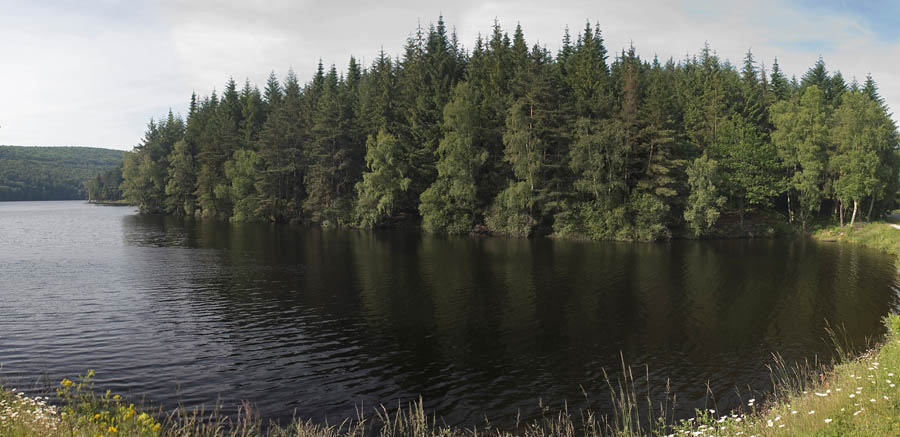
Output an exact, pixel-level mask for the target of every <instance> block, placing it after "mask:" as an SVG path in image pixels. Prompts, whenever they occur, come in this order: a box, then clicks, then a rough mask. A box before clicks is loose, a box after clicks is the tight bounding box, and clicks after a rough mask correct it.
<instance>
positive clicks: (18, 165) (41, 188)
mask: <svg viewBox="0 0 900 437" xmlns="http://www.w3.org/2000/svg"><path fill="white" fill-rule="evenodd" d="M124 153H125V152H124V151H122V150H111V149H100V148H95V147H22V146H0V201H6V200H77V199H87V192H86V191H85V188H84V182H85V181H87V180H88V179H91V178H94V177H96V176H97V174H99V173H103V172H106V171H108V170H110V169H113V168H115V167H116V166H117V165H119V163H121V162H122V157H123V156H124Z"/></svg>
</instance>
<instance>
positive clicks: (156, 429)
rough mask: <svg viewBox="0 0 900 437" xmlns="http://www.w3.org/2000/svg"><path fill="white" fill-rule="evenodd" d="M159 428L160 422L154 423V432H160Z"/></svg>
mask: <svg viewBox="0 0 900 437" xmlns="http://www.w3.org/2000/svg"><path fill="white" fill-rule="evenodd" d="M159 428H160V425H159V424H158V423H157V424H156V425H153V432H159Z"/></svg>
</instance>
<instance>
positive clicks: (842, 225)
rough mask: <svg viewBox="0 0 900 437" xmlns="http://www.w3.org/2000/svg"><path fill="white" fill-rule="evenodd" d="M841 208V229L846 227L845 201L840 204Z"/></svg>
mask: <svg viewBox="0 0 900 437" xmlns="http://www.w3.org/2000/svg"><path fill="white" fill-rule="evenodd" d="M840 208H841V212H840V216H841V227H842V228H843V227H844V201H843V200H842V201H841V203H840Z"/></svg>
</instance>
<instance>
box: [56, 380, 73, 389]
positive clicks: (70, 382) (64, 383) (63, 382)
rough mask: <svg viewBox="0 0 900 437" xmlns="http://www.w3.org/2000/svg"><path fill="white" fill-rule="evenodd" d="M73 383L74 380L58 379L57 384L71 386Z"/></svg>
mask: <svg viewBox="0 0 900 437" xmlns="http://www.w3.org/2000/svg"><path fill="white" fill-rule="evenodd" d="M74 384H75V383H74V382H72V381H69V380H68V379H63V380H62V381H60V383H59V385H61V386H63V387H71V386H73V385H74Z"/></svg>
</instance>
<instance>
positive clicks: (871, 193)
mask: <svg viewBox="0 0 900 437" xmlns="http://www.w3.org/2000/svg"><path fill="white" fill-rule="evenodd" d="M560 47H561V48H560V49H559V50H558V51H557V52H556V53H551V52H550V51H549V50H547V49H546V48H545V47H543V46H540V45H533V46H529V44H528V42H527V41H526V38H525V35H524V33H523V29H522V28H521V27H519V26H517V27H516V28H515V29H514V30H513V31H512V34H509V33H508V32H507V31H505V30H504V29H503V28H501V26H500V25H499V24H497V23H495V24H494V26H493V29H492V30H491V31H490V32H489V33H488V34H487V35H484V36H480V37H479V38H478V39H477V40H476V41H475V42H474V44H473V45H472V46H471V47H470V48H469V49H463V46H462V45H461V43H460V42H459V41H458V40H457V38H456V35H455V33H454V32H450V31H448V29H447V27H446V26H445V24H444V22H443V20H440V19H439V20H438V21H437V23H436V24H434V25H432V26H429V27H428V28H427V29H422V28H419V29H417V30H415V31H414V32H413V33H412V34H411V36H410V37H409V38H408V40H407V43H406V45H405V49H404V52H403V54H402V55H401V56H400V57H399V59H394V58H392V57H389V56H387V55H386V54H384V53H383V52H382V53H381V55H380V56H378V57H377V59H375V60H374V61H373V62H372V63H371V64H370V65H360V63H359V62H358V61H357V59H355V58H353V57H351V58H350V60H349V62H348V64H347V65H346V68H344V69H342V70H343V72H342V73H339V72H338V68H336V66H334V65H331V66H328V67H326V66H324V65H322V63H321V61H320V62H319V67H318V70H317V71H316V72H315V74H314V76H313V78H312V80H311V81H309V82H308V83H305V84H301V83H300V82H299V81H298V79H297V77H296V76H295V74H294V73H293V72H288V73H287V75H286V76H284V77H282V78H279V77H277V76H276V75H275V73H272V74H270V76H269V79H268V81H267V83H265V84H264V85H263V87H262V89H259V88H258V87H257V86H255V85H254V84H251V83H249V81H245V82H244V83H243V85H238V84H237V83H236V82H235V81H234V80H233V79H232V80H229V81H228V82H227V83H226V84H225V86H224V88H222V89H221V91H213V92H212V93H211V94H210V95H208V96H205V97H198V96H197V95H193V96H191V100H190V109H189V112H188V114H187V118H186V120H182V119H181V118H180V117H177V116H175V115H173V114H172V113H171V112H170V113H169V114H168V116H167V117H164V118H162V119H158V120H151V122H150V124H149V126H148V129H147V132H146V134H145V138H144V139H143V141H142V142H141V144H140V145H138V146H136V147H135V148H134V150H133V151H132V152H130V153H128V154H127V155H126V158H125V162H124V168H123V176H124V182H123V184H122V188H123V192H124V195H125V197H126V198H127V199H128V200H129V201H130V202H133V203H134V204H136V205H138V206H139V207H140V210H141V211H143V212H146V213H167V214H175V215H183V216H198V217H213V218H217V219H223V220H232V221H271V222H305V223H318V224H321V225H323V226H342V227H361V228H375V227H383V226H397V225H420V226H421V227H422V228H423V229H424V230H426V231H428V232H435V233H452V234H461V233H470V232H484V233H495V234H505V235H516V236H530V235H547V234H553V235H556V236H562V237H581V238H592V239H615V240H656V239H663V238H669V237H671V236H677V235H693V236H701V235H704V234H709V233H714V232H716V230H717V229H718V228H720V227H722V226H724V224H729V226H732V227H735V228H736V229H739V230H740V232H742V233H751V232H757V231H758V230H757V229H756V228H754V226H755V225H754V224H758V223H766V226H770V225H771V223H772V222H777V223H782V224H784V225H789V226H793V227H794V228H796V229H800V228H804V227H805V226H806V225H807V224H808V223H809V222H811V221H815V220H823V219H824V220H828V219H833V220H835V221H847V222H853V221H855V220H860V219H861V218H864V219H868V218H870V217H876V216H878V215H880V214H882V213H884V212H885V211H887V210H889V209H890V208H893V207H894V205H895V200H896V194H897V191H898V165H900V159H898V151H897V144H898V135H897V129H896V126H895V124H894V122H893V121H892V119H891V117H890V114H889V110H888V108H887V107H886V106H885V104H884V102H883V100H882V99H881V97H880V96H879V94H878V89H877V86H876V84H875V81H874V80H873V79H872V78H871V77H866V78H864V79H863V81H862V82H857V81H856V80H855V79H853V80H848V79H847V78H844V77H843V76H842V75H841V73H840V72H839V71H833V72H829V71H828V69H827V68H826V65H825V63H824V61H823V60H822V59H819V61H818V62H816V63H815V65H813V66H812V67H811V68H810V69H809V70H808V71H806V72H805V73H804V74H802V75H801V77H800V78H799V79H798V78H797V77H796V76H790V77H789V76H788V75H787V74H786V73H785V72H784V71H782V69H781V68H780V66H779V64H778V61H777V59H774V60H772V62H771V64H769V65H768V68H766V66H764V65H763V63H761V62H759V61H758V60H757V59H756V58H754V56H753V54H752V53H751V52H750V51H748V52H747V54H746V56H745V57H744V59H743V61H742V62H741V64H740V65H733V64H731V63H730V62H729V61H727V60H723V59H720V58H719V57H718V56H717V55H716V53H715V52H714V51H713V50H712V49H711V48H710V47H708V46H705V47H703V48H702V49H701V50H700V52H699V54H697V55H695V56H691V57H688V58H686V59H682V60H674V59H668V60H660V59H656V58H653V59H641V58H640V57H639V56H638V55H637V54H636V52H635V49H634V48H633V47H631V48H629V49H628V50H624V51H622V52H620V53H613V54H609V53H607V49H606V47H605V46H604V40H603V38H602V36H601V32H600V29H599V28H598V27H597V26H593V25H591V24H587V25H585V27H584V28H583V29H581V30H580V31H579V32H577V33H576V34H575V35H572V34H571V33H570V32H569V31H568V30H566V33H565V36H564V39H563V41H562V43H561V44H560ZM770 231H771V229H770Z"/></svg>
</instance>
